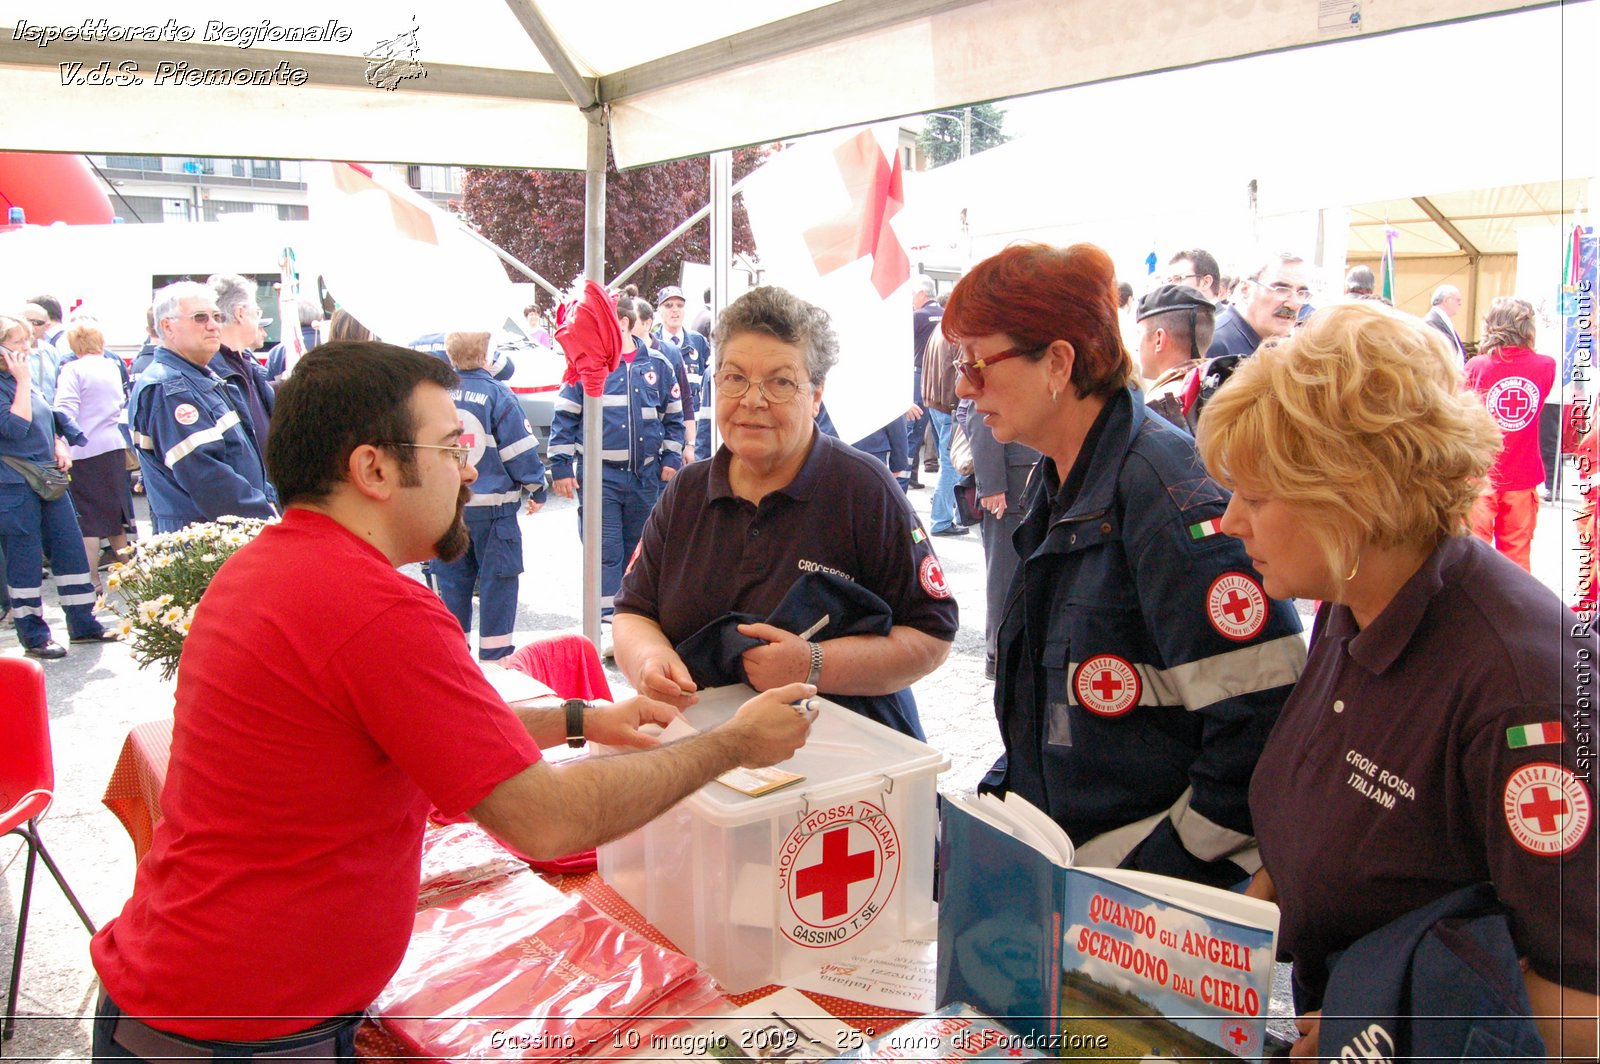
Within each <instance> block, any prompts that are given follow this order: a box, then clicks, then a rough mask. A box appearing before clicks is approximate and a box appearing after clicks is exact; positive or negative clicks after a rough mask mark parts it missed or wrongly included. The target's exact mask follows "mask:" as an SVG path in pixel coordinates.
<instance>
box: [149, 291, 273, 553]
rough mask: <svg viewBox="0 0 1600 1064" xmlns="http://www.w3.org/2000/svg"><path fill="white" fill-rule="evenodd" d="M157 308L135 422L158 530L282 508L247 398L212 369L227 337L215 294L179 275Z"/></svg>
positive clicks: (266, 513)
mask: <svg viewBox="0 0 1600 1064" xmlns="http://www.w3.org/2000/svg"><path fill="white" fill-rule="evenodd" d="M154 313H155V319H156V328H157V329H158V331H159V332H160V334H161V343H160V346H158V347H157V348H156V354H155V358H153V359H151V361H150V365H149V366H148V367H146V368H145V371H144V372H143V373H142V374H141V375H140V376H139V380H138V381H137V382H136V383H135V384H134V386H133V395H132V396H131V397H130V398H129V400H128V425H129V428H130V430H131V431H132V434H133V441H134V445H135V446H136V447H137V448H138V449H139V462H140V468H141V469H142V471H143V473H144V482H145V490H146V492H148V494H149V497H150V518H151V524H152V525H153V526H154V528H155V531H156V532H158V533H159V532H175V531H177V530H178V529H180V528H182V527H183V526H185V525H188V524H192V523H193V522H196V521H214V520H216V519H217V518H219V517H221V516H223V515H224V514H233V515H235V516H237V517H273V516H276V514H277V510H276V509H275V508H274V507H273V505H272V502H271V501H270V500H269V498H268V490H269V489H268V487H267V472H266V467H265V466H264V465H263V463H262V461H261V447H260V441H259V440H257V439H256V435H255V429H254V427H253V426H252V424H251V421H250V416H249V414H248V413H247V412H246V410H245V406H244V397H243V396H242V395H240V394H239V393H238V392H237V391H236V390H235V389H234V388H233V387H232V386H231V385H229V384H227V383H226V382H225V381H223V379H222V378H221V377H219V376H217V374H216V373H215V372H213V371H212V370H211V369H210V368H209V367H210V364H211V360H212V359H213V358H215V357H216V354H217V351H218V349H219V348H220V347H221V346H222V325H223V322H224V318H223V315H222V312H221V311H220V310H218V309H217V301H216V297H215V296H214V294H213V293H212V291H211V289H210V288H209V287H207V286H206V285H203V284H197V283H195V282H193V281H179V282H177V283H176V284H170V285H168V286H167V287H165V288H163V289H162V290H161V291H160V292H157V293H156V298H155V311H154Z"/></svg>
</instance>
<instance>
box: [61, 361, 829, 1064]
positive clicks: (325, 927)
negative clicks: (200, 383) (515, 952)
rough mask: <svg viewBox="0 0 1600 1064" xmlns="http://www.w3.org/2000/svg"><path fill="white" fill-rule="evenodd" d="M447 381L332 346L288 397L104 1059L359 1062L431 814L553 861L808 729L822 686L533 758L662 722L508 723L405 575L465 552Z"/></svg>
mask: <svg viewBox="0 0 1600 1064" xmlns="http://www.w3.org/2000/svg"><path fill="white" fill-rule="evenodd" d="M455 383H456V375H455V372H454V371H453V370H452V369H451V368H450V367H449V366H448V365H446V364H445V363H443V362H441V361H439V360H438V359H435V358H431V357H429V356H427V355H423V354H418V353H416V352H414V351H410V350H408V349H405V348H398V347H392V346H389V345H386V344H377V343H352V342H336V343H331V344H324V345H322V346H320V347H318V348H317V349H316V350H315V351H314V352H312V353H311V354H309V355H307V356H306V357H305V358H304V359H303V360H302V361H301V362H300V363H299V365H298V367H297V368H296V370H295V374H294V376H293V378H291V380H290V382H289V383H288V384H287V385H285V386H284V388H283V390H282V391H281V392H280V393H279V394H278V402H277V407H276V410H275V412H274V418H273V431H272V435H271V438H270V440H269V441H268V447H267V462H268V465H269V466H270V467H271V470H272V476H273V480H274V482H275V483H276V484H277V485H278V487H279V490H280V492H281V493H282V498H283V500H284V502H285V504H286V507H287V509H286V511H285V514H284V518H283V521H282V522H281V523H279V524H275V525H272V526H270V527H268V528H267V529H266V530H265V531H264V532H263V533H262V534H261V535H260V537H259V538H258V539H257V540H256V541H255V542H253V543H251V544H249V545H247V546H245V547H244V548H243V549H241V550H240V551H239V552H238V553H237V554H236V555H234V557H232V558H231V559H229V561H228V562H227V563H226V564H225V565H224V566H223V567H222V569H221V571H220V572H219V573H218V574H217V576H216V579H215V580H214V581H213V582H212V584H211V586H210V587H209V589H208V590H207V592H206V595H205V599H204V601H203V602H202V603H201V605H200V607H199V609H198V610H197V612H196V616H195V621H194V626H193V629H192V630H191V632H190V635H189V637H188V641H187V644H186V646H185V648H184V654H183V659H182V661H181V663H180V665H179V668H178V685H177V705H176V711H175V715H174V716H175V720H174V728H173V742H172V760H171V765H170V768H169V770H168V776H167V783H166V789H165V790H164V791H163V793H162V805H163V811H164V813H165V818H164V819H163V820H162V822H161V823H160V825H159V826H158V827H157V828H156V834H155V840H154V845H153V847H152V849H151V851H150V853H149V855H148V856H147V857H146V858H145V860H144V861H143V862H142V863H141V864H140V866H139V871H138V876H137V879H136V881H135V883H134V890H133V897H132V898H130V899H129V901H128V902H127V904H126V905H125V906H124V908H123V911H122V914H121V915H120V916H118V917H117V918H116V919H114V920H113V921H111V922H110V923H109V924H107V925H106V926H105V928H103V929H102V930H101V932H100V933H99V934H98V935H96V936H95V939H94V941H93V943H92V945H91V947H90V949H91V953H92V954H93V957H94V964H95V969H96V970H97V971H98V972H99V974H100V978H101V982H102V984H103V986H104V988H105V989H104V993H103V995H102V997H101V1001H100V1008H99V1014H98V1017H97V1020H96V1023H95V1032H94V1054H95V1056H96V1057H97V1058H100V1057H112V1058H119V1057H120V1058H135V1059H147V1060H153V1059H157V1058H163V1057H166V1058H171V1057H177V1056H185V1057H186V1056H214V1055H217V1054H222V1055H225V1056H229V1057H239V1056H251V1055H255V1054H269V1053H270V1054H273V1055H276V1056H284V1055H292V1056H317V1057H340V1058H346V1057H350V1056H352V1055H353V1042H354V1029H355V1025H356V1023H357V1022H358V1021H359V1019H360V1014H361V1012H362V1010H364V1009H365V1008H366V1007H367V1005H368V1004H369V1003H370V1002H371V1001H372V1000H373V999H374V998H375V997H376V996H377V994H378V992H379V990H381V989H382V988H383V986H384V985H385V984H386V983H387V982H388V980H389V978H390V977H391V976H392V975H393V974H394V971H395V969H396V968H397V967H398V966H399V964H400V960H401V957H402V955H403V954H404V951H405V948H406V942H407V939H408V937H409V935H410V931H411V925H412V917H413V913H414V911H415V906H416V897H417V877H418V868H419V861H420V854H421V842H422V829H423V822H424V819H425V816H426V813H427V811H428V806H429V804H430V803H432V804H433V805H436V806H438V807H439V809H440V810H441V811H442V812H444V813H445V814H448V815H455V814H459V813H462V812H470V813H471V814H472V816H473V817H475V818H476V819H477V820H478V821H479V822H480V823H482V824H483V825H484V826H485V827H487V828H488V829H490V830H491V831H493V832H494V833H495V834H496V835H498V836H500V837H501V838H503V839H505V840H506V841H507V842H508V843H510V844H511V845H512V846H514V847H515V848H517V849H518V850H520V851H522V852H524V853H527V854H529V855H532V856H535V857H556V856H560V855H562V854H565V853H570V852H573V851H575V850H581V849H584V848H587V847H589V846H593V845H595V844H597V843H599V842H602V841H605V840H607V839H611V838H615V837H617V836H619V835H621V834H624V833H626V832H628V831H631V830H633V829H634V828H636V827H638V826H639V825H641V824H643V823H645V822H646V821H648V820H650V819H651V818H652V817H654V816H656V815H657V814H658V813H660V812H662V811H663V810H665V809H666V808H668V807H669V806H671V805H672V804H674V803H675V802H677V801H678V800H679V799H680V798H683V797H684V796H685V795H687V794H689V793H690V792H691V791H693V790H695V789H696V788H698V787H699V786H701V785H702V784H704V783H705V782H707V781H708V780H710V779H711V778H713V777H714V776H716V775H718V774H719V773H721V772H724V771H726V770H728V769H730V768H733V767H735V766H737V765H745V766H761V765H769V764H773V763H775V762H778V761H781V760H784V759H785V758H787V757H789V756H790V755H791V754H792V753H793V752H794V750H795V749H796V748H797V747H798V746H799V745H800V744H801V743H803V742H804V741H805V734H806V730H807V728H808V727H809V720H808V718H807V717H806V716H805V715H803V714H801V713H797V712H796V711H795V709H794V708H793V707H792V705H791V703H793V702H794V701H795V700H797V699H799V698H803V697H806V696H807V695H809V694H811V693H814V691H815V689H814V688H813V687H811V686H809V685H806V684H790V685H788V686H786V687H782V688H777V689H774V690H772V691H769V692H766V693H764V694H762V695H759V696H757V697H756V698H753V699H751V700H750V702H748V703H746V705H745V706H744V707H743V708H742V709H741V710H740V711H739V713H738V714H737V715H736V716H735V717H734V718H733V720H731V721H730V722H729V723H728V724H726V725H724V726H723V727H720V728H716V729H713V730H711V731H708V732H705V733H703V734H702V735H699V736H695V737H693V738H691V739H687V740H684V741H682V742H678V743H674V744H672V745H671V746H669V747H662V748H658V749H653V750H643V751H639V752H636V753H631V754H628V755H624V756H620V757H603V758H590V759H586V760H583V761H578V762H574V763H571V764H568V765H564V766H560V767H552V766H551V765H549V764H547V763H545V762H544V761H542V760H540V755H539V747H540V746H541V745H542V746H550V745H553V744H557V743H559V742H561V741H562V739H563V738H564V737H565V738H566V739H567V740H568V741H569V742H571V743H573V744H574V745H576V744H581V743H582V742H583V741H584V739H585V738H593V739H596V740H599V741H603V742H606V743H610V744H620V745H629V746H637V747H644V746H653V745H655V740H653V739H650V738H648V737H646V736H644V735H642V734H641V733H640V732H639V730H638V729H639V726H640V725H643V724H647V723H667V722H669V721H670V720H671V718H672V716H673V712H674V711H673V710H672V709H671V707H669V706H666V705H663V704H661V703H658V702H652V701H649V700H647V699H633V700H630V701H628V702H623V703H618V704H616V705H600V706H586V705H585V704H584V703H576V704H574V703H564V704H561V705H552V706H549V707H548V708H539V709H532V710H522V711H518V712H515V713H514V712H513V711H512V710H511V709H510V708H509V707H507V706H506V704H505V703H504V702H503V701H501V700H500V698H499V696H497V695H496V694H495V692H494V690H493V688H492V687H490V686H489V683H488V681H487V680H486V679H485V678H484V675H483V672H482V671H481V669H480V668H479V666H478V665H477V664H476V663H475V662H473V660H472V659H471V657H470V655H469V653H468V650H467V645H466V642H465V641H464V640H463V639H462V638H461V626H460V624H459V623H458V622H457V621H456V619H455V618H454V617H453V616H452V615H451V614H450V612H449V610H447V609H446V608H445V607H444V605H443V603H441V602H440V601H439V600H438V598H437V597H435V596H434V595H433V594H432V593H431V592H429V591H428V590H427V588H426V587H424V586H423V585H422V584H421V583H419V582H417V581H415V580H412V579H411V578H409V577H407V576H405V575H403V574H401V573H399V572H397V570H396V567H397V566H399V565H403V564H406V563H410V562H419V561H424V560H427V559H429V558H434V557H440V558H445V559H449V558H452V557H457V556H459V555H460V554H461V553H462V551H464V550H465V548H466V545H467V543H468V542H470V540H469V537H468V535H467V531H466V526H465V523H464V521H463V518H462V510H463V506H464V505H465V503H466V501H467V500H468V498H469V497H470V493H469V492H468V490H467V487H468V485H469V484H471V483H472V481H473V479H474V478H475V476H476V473H475V472H474V471H473V467H472V466H471V465H470V464H469V463H467V462H466V461H465V456H466V455H467V451H468V449H467V448H465V447H463V446H462V445H461V442H460V436H461V426H460V422H459V419H458V417H457V413H456V408H455V404H454V403H453V402H452V401H451V399H450V392H449V389H450V388H451V387H453V386H454V385H455ZM619 794H626V795H628V796H629V800H628V801H626V802H619V801H616V800H615V796H616V795H619Z"/></svg>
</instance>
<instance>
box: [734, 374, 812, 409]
mask: <svg viewBox="0 0 1600 1064" xmlns="http://www.w3.org/2000/svg"><path fill="white" fill-rule="evenodd" d="M711 379H712V380H714V381H716V384H717V394H718V395H725V396H727V397H728V398H729V399H739V398H742V397H743V396H744V394H745V393H746V392H748V391H749V390H750V386H751V385H752V384H753V385H755V386H756V390H757V391H758V392H760V393H761V397H762V398H763V399H765V400H766V401H767V402H769V403H787V402H789V401H790V400H791V399H793V398H794V397H795V396H797V395H799V394H800V389H802V388H805V387H807V385H804V384H801V383H800V382H799V381H795V380H790V379H789V378H788V377H768V378H766V379H765V380H759V381H758V380H752V379H750V378H749V377H746V376H745V375H744V374H743V373H735V372H733V371H732V370H723V371H722V372H721V373H718V374H716V375H715V376H714V377H712V378H711Z"/></svg>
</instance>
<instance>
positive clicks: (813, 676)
mask: <svg viewBox="0 0 1600 1064" xmlns="http://www.w3.org/2000/svg"><path fill="white" fill-rule="evenodd" d="M806 646H808V647H810V648H811V671H810V672H808V673H807V674H806V683H808V684H810V685H811V686H813V687H815V686H816V685H817V681H818V680H820V679H822V644H821V643H817V642H814V641H812V640H809V639H808V640H806Z"/></svg>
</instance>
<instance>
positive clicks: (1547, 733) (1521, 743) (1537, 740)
mask: <svg viewBox="0 0 1600 1064" xmlns="http://www.w3.org/2000/svg"><path fill="white" fill-rule="evenodd" d="M1565 738H1566V736H1565V735H1563V734H1562V731H1561V722H1560V721H1557V720H1552V721H1548V722H1547V723H1544V724H1519V725H1517V726H1516V727H1515V728H1507V729H1506V745H1507V746H1509V747H1511V749H1513V750H1521V749H1522V748H1523V747H1525V746H1549V745H1551V744H1552V743H1559V742H1561V741H1562V740H1563V739H1565Z"/></svg>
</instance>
